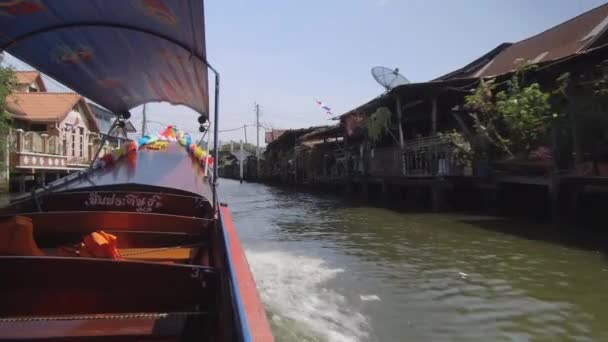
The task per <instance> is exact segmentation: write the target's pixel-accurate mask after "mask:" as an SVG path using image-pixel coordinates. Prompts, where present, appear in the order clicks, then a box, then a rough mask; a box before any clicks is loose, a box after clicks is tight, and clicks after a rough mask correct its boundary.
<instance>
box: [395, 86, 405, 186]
mask: <svg viewBox="0 0 608 342" xmlns="http://www.w3.org/2000/svg"><path fill="white" fill-rule="evenodd" d="M395 99H396V106H397V124H398V125H399V149H400V155H401V175H402V176H403V175H405V159H404V158H405V153H404V152H405V151H404V150H405V141H404V138H403V109H402V107H401V98H400V97H399V94H395Z"/></svg>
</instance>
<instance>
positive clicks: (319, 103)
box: [315, 99, 332, 115]
mask: <svg viewBox="0 0 608 342" xmlns="http://www.w3.org/2000/svg"><path fill="white" fill-rule="evenodd" d="M315 102H316V103H317V104H318V105H319V108H321V109H323V110H324V111H325V113H327V114H328V115H332V113H331V108H329V107H328V106H326V105H325V104H324V103H323V102H322V101H319V100H317V99H315Z"/></svg>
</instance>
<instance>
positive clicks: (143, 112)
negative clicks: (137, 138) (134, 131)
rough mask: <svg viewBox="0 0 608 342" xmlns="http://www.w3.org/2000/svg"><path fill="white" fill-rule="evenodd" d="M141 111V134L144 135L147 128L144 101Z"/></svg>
mask: <svg viewBox="0 0 608 342" xmlns="http://www.w3.org/2000/svg"><path fill="white" fill-rule="evenodd" d="M141 113H142V116H143V119H142V120H141V136H142V137H143V136H144V135H146V130H147V127H146V104H145V103H144V109H143V111H142V112H141Z"/></svg>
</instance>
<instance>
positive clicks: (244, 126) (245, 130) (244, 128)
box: [243, 125, 247, 144]
mask: <svg viewBox="0 0 608 342" xmlns="http://www.w3.org/2000/svg"><path fill="white" fill-rule="evenodd" d="M243 132H245V144H246V143H247V125H243Z"/></svg>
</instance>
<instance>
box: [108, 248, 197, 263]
mask: <svg viewBox="0 0 608 342" xmlns="http://www.w3.org/2000/svg"><path fill="white" fill-rule="evenodd" d="M197 251H198V248H171V247H169V248H164V249H159V248H119V249H118V252H119V253H120V255H121V256H122V257H123V258H124V259H126V260H142V261H153V262H163V261H170V262H186V261H188V260H190V259H191V258H193V257H194V255H195V254H196V253H197Z"/></svg>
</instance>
